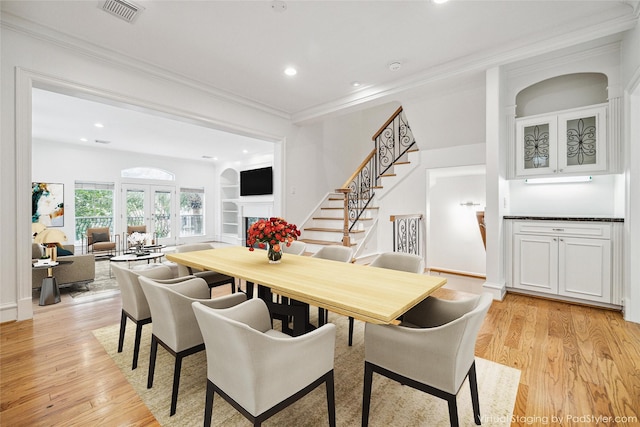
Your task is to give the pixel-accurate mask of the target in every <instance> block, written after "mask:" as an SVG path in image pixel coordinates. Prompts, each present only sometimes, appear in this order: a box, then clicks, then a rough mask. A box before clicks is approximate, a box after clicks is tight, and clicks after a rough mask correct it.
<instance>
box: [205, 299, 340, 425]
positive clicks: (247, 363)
mask: <svg viewBox="0 0 640 427" xmlns="http://www.w3.org/2000/svg"><path fill="white" fill-rule="evenodd" d="M193 311H194V312H195V315H196V318H197V319H198V324H199V325H200V330H201V331H202V335H203V337H204V342H205V346H206V349H207V394H206V400H205V410H204V425H205V426H209V425H210V424H211V417H212V410H213V395H214V393H218V394H219V395H220V396H222V397H223V398H224V399H225V400H226V401H227V402H229V403H230V404H231V405H232V406H233V407H234V408H236V409H237V410H238V411H240V413H241V414H242V415H244V416H245V417H246V418H247V419H249V420H250V421H251V422H252V423H253V425H254V426H260V425H261V423H262V422H264V421H265V420H266V419H268V418H269V417H271V416H272V415H274V414H275V413H277V412H279V411H280V410H282V409H284V408H286V407H287V406H289V405H290V404H291V403H293V402H295V401H296V400H298V399H300V398H301V397H303V396H305V395H306V394H307V393H309V392H310V391H312V390H314V389H315V388H316V387H318V386H319V385H321V384H323V383H324V384H325V386H326V390H327V404H328V408H329V414H328V416H329V425H330V426H335V422H336V418H335V397H334V385H333V358H334V346H335V336H336V329H335V325H333V324H326V325H324V326H322V327H320V328H318V329H316V330H314V331H312V332H309V333H307V334H304V335H301V336H298V337H290V336H288V335H285V334H283V333H282V332H279V331H276V330H273V329H271V318H270V316H269V310H268V309H267V305H266V304H265V302H264V301H263V300H261V299H252V300H248V301H246V302H244V303H242V304H239V305H237V306H235V307H232V308H228V309H224V310H214V309H211V308H209V307H206V306H205V305H204V304H201V303H194V304H193Z"/></svg>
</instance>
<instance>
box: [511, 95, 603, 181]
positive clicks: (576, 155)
mask: <svg viewBox="0 0 640 427" xmlns="http://www.w3.org/2000/svg"><path fill="white" fill-rule="evenodd" d="M606 138H607V105H606V104H602V105H598V106H592V107H588V108H579V109H574V110H566V111H561V112H556V113H552V114H544V115H539V116H532V117H525V118H522V119H517V120H516V144H517V145H516V150H515V151H516V153H515V154H516V175H517V176H519V177H527V176H532V175H554V174H559V173H580V172H596V171H604V170H606V168H607V140H606Z"/></svg>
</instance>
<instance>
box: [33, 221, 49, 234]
mask: <svg viewBox="0 0 640 427" xmlns="http://www.w3.org/2000/svg"><path fill="white" fill-rule="evenodd" d="M46 229H47V227H45V226H44V224H43V223H41V222H32V223H31V234H32V235H33V236H35V235H36V234H38V233H40V232H42V231H44V230H46Z"/></svg>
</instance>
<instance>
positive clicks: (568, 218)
mask: <svg viewBox="0 0 640 427" xmlns="http://www.w3.org/2000/svg"><path fill="white" fill-rule="evenodd" d="M503 219H517V220H523V221H585V222H624V218H612V217H599V216H594V217H593V216H592V217H577V216H575V217H574V216H524V215H507V216H504V217H503Z"/></svg>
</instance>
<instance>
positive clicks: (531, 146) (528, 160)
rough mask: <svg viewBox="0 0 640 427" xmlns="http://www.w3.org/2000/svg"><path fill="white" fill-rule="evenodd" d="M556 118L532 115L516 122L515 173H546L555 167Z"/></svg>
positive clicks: (552, 170) (522, 174) (526, 174)
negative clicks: (532, 116)
mask: <svg viewBox="0 0 640 427" xmlns="http://www.w3.org/2000/svg"><path fill="white" fill-rule="evenodd" d="M557 135H558V134H557V118H556V116H555V115H554V116H546V117H534V118H528V119H522V120H518V121H517V122H516V174H517V175H518V176H530V175H548V174H553V173H555V172H556V169H557Z"/></svg>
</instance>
